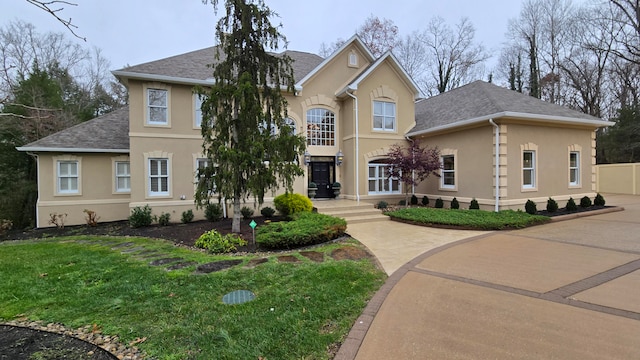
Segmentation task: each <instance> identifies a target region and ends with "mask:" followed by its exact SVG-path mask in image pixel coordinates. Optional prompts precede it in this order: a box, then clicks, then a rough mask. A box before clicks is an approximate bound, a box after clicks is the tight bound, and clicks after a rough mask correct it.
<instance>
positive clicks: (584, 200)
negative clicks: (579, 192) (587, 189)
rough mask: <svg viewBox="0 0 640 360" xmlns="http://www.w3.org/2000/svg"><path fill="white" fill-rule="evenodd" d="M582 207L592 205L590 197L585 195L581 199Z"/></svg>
mask: <svg viewBox="0 0 640 360" xmlns="http://www.w3.org/2000/svg"><path fill="white" fill-rule="evenodd" d="M580 207H583V208H588V207H591V199H589V197H588V196H583V197H582V199H580Z"/></svg>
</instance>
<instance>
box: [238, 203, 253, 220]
mask: <svg viewBox="0 0 640 360" xmlns="http://www.w3.org/2000/svg"><path fill="white" fill-rule="evenodd" d="M240 214H242V217H243V218H245V219H251V217H252V216H253V209H252V208H250V207H248V206H243V207H242V209H240Z"/></svg>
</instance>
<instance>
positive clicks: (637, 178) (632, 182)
mask: <svg viewBox="0 0 640 360" xmlns="http://www.w3.org/2000/svg"><path fill="white" fill-rule="evenodd" d="M596 173H597V191H598V192H604V193H612V194H630V195H638V194H640V163H633V164H606V165H598V166H596Z"/></svg>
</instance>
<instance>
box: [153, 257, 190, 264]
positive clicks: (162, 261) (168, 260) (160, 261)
mask: <svg viewBox="0 0 640 360" xmlns="http://www.w3.org/2000/svg"><path fill="white" fill-rule="evenodd" d="M180 260H184V259H183V258H179V257H173V258H162V259H158V260H153V261H152V262H150V263H149V265H151V266H160V265H167V264H171V263H174V262H177V261H180Z"/></svg>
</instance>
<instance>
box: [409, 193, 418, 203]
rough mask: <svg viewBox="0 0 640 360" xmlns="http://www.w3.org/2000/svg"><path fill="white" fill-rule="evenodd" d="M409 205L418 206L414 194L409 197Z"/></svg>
mask: <svg viewBox="0 0 640 360" xmlns="http://www.w3.org/2000/svg"><path fill="white" fill-rule="evenodd" d="M411 205H418V197H417V196H416V195H415V194H414V195H411Z"/></svg>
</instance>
